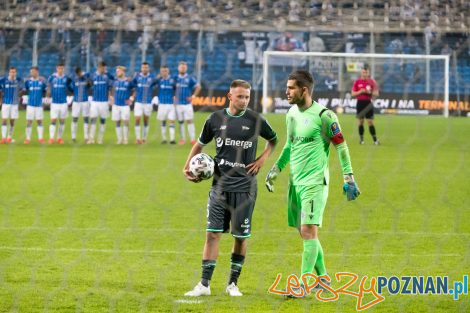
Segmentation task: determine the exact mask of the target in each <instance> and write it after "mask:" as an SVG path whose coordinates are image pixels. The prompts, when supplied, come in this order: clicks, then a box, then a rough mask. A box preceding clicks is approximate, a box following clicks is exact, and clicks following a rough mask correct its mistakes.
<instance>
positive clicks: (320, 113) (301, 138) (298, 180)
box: [276, 101, 352, 185]
mask: <svg viewBox="0 0 470 313" xmlns="http://www.w3.org/2000/svg"><path fill="white" fill-rule="evenodd" d="M286 124H287V141H286V144H285V146H284V149H283V151H282V153H281V155H280V156H279V159H278V160H277V162H276V165H277V166H278V167H279V169H281V170H282V169H283V168H285V167H286V165H287V164H288V163H289V164H290V175H291V179H290V181H291V183H292V184H294V185H317V184H325V185H326V184H328V182H329V170H328V159H329V156H330V143H333V144H334V145H335V147H336V149H337V151H338V153H339V158H340V161H341V165H342V170H343V174H349V173H352V167H351V162H350V159H349V151H348V147H347V145H346V142H345V141H344V139H343V135H342V133H341V128H340V125H339V122H338V118H337V116H336V114H334V113H333V112H332V111H330V110H328V109H327V108H325V107H324V106H322V105H320V104H318V103H316V102H315V101H314V102H313V104H312V106H310V107H309V108H308V109H306V110H304V111H301V110H299V108H298V106H297V105H294V106H293V107H292V108H290V110H289V112H288V113H287V116H286Z"/></svg>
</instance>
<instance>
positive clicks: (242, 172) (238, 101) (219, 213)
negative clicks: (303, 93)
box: [183, 80, 277, 297]
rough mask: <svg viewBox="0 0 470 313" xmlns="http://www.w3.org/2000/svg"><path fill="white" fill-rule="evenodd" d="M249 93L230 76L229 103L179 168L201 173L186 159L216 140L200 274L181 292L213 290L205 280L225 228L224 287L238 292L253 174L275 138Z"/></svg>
mask: <svg viewBox="0 0 470 313" xmlns="http://www.w3.org/2000/svg"><path fill="white" fill-rule="evenodd" d="M250 93H251V86H250V84H249V83H248V82H246V81H244V80H234V81H233V82H232V83H231V85H230V91H229V93H228V94H227V97H228V99H229V101H230V103H229V107H228V108H226V109H222V110H219V111H216V112H214V113H212V114H211V115H210V116H209V118H208V119H207V120H206V122H205V124H204V128H203V130H202V132H201V135H200V136H199V139H198V141H197V143H196V144H195V145H194V146H193V148H192V149H191V152H189V155H188V159H187V161H186V164H185V165H184V168H183V174H184V176H185V177H186V178H187V179H188V180H189V181H192V182H199V181H200V179H198V178H196V177H193V176H192V175H191V173H190V172H189V162H190V160H191V158H192V157H193V156H194V155H196V154H198V153H200V152H201V151H202V149H203V147H204V146H205V145H207V144H208V143H209V142H210V141H212V139H214V140H215V144H216V155H215V158H214V161H215V164H216V165H215V171H214V178H213V182H212V187H211V190H210V193H209V199H208V205H207V211H208V212H207V226H206V241H205V244H204V251H203V255H202V277H201V281H200V282H199V283H198V284H197V285H196V286H195V287H194V289H193V290H191V291H188V292H187V293H185V296H192V297H198V296H208V295H210V294H211V290H210V285H209V284H210V281H211V278H212V274H213V272H214V269H215V266H216V261H217V257H218V255H219V241H220V238H221V236H222V233H225V232H228V230H229V229H230V232H231V234H232V236H233V237H234V240H235V241H234V244H233V250H232V256H231V270H230V278H229V281H228V284H227V288H226V292H227V294H229V295H230V296H242V293H241V292H240V290H239V289H238V285H237V283H238V277H239V276H240V273H241V270H242V266H243V263H244V261H245V255H246V249H247V241H246V239H247V238H249V237H250V236H251V226H252V219H251V218H252V214H253V209H254V206H255V201H256V193H257V184H256V174H258V171H259V170H260V168H261V167H262V166H263V164H264V162H265V161H266V159H267V158H268V157H269V155H270V154H271V152H272V151H273V149H274V147H275V145H276V143H277V135H276V133H275V132H274V130H273V129H272V128H271V126H270V125H269V124H268V122H267V121H266V120H265V119H264V118H263V117H262V116H261V115H260V114H259V113H257V112H255V111H252V110H250V109H248V108H247V107H248V103H249V102H250ZM260 136H261V137H262V138H264V139H265V140H266V141H267V144H266V147H265V149H264V151H263V153H262V154H261V155H260V156H259V157H256V148H257V145H258V137H260Z"/></svg>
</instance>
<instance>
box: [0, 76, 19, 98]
mask: <svg viewBox="0 0 470 313" xmlns="http://www.w3.org/2000/svg"><path fill="white" fill-rule="evenodd" d="M22 89H23V81H22V80H21V78H18V77H15V79H13V80H10V79H9V77H8V75H7V76H5V77H2V78H1V79H0V91H1V92H2V95H3V104H18V103H20V97H19V96H20V91H21V90H22Z"/></svg>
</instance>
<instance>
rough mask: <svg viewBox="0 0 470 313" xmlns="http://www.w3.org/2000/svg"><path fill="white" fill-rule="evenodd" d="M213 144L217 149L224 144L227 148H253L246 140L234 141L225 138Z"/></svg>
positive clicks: (251, 143) (219, 138) (218, 139)
mask: <svg viewBox="0 0 470 313" xmlns="http://www.w3.org/2000/svg"><path fill="white" fill-rule="evenodd" d="M215 144H216V146H217V147H218V148H220V147H222V146H223V145H224V144H225V145H226V146H229V147H241V148H243V149H248V148H251V147H253V142H251V141H248V140H246V141H245V140H234V139H232V138H225V140H224V139H223V138H221V137H218V138H216V139H215Z"/></svg>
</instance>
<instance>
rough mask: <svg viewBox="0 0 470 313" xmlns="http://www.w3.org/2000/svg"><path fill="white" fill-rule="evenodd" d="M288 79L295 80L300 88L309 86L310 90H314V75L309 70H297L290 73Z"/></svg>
mask: <svg viewBox="0 0 470 313" xmlns="http://www.w3.org/2000/svg"><path fill="white" fill-rule="evenodd" d="M287 79H288V80H295V83H296V85H297V86H299V87H300V88H303V87H307V89H308V91H309V92H312V90H313V76H312V74H310V72H309V71H305V70H297V71H294V72H292V73H290V75H289V77H288V78H287Z"/></svg>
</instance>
